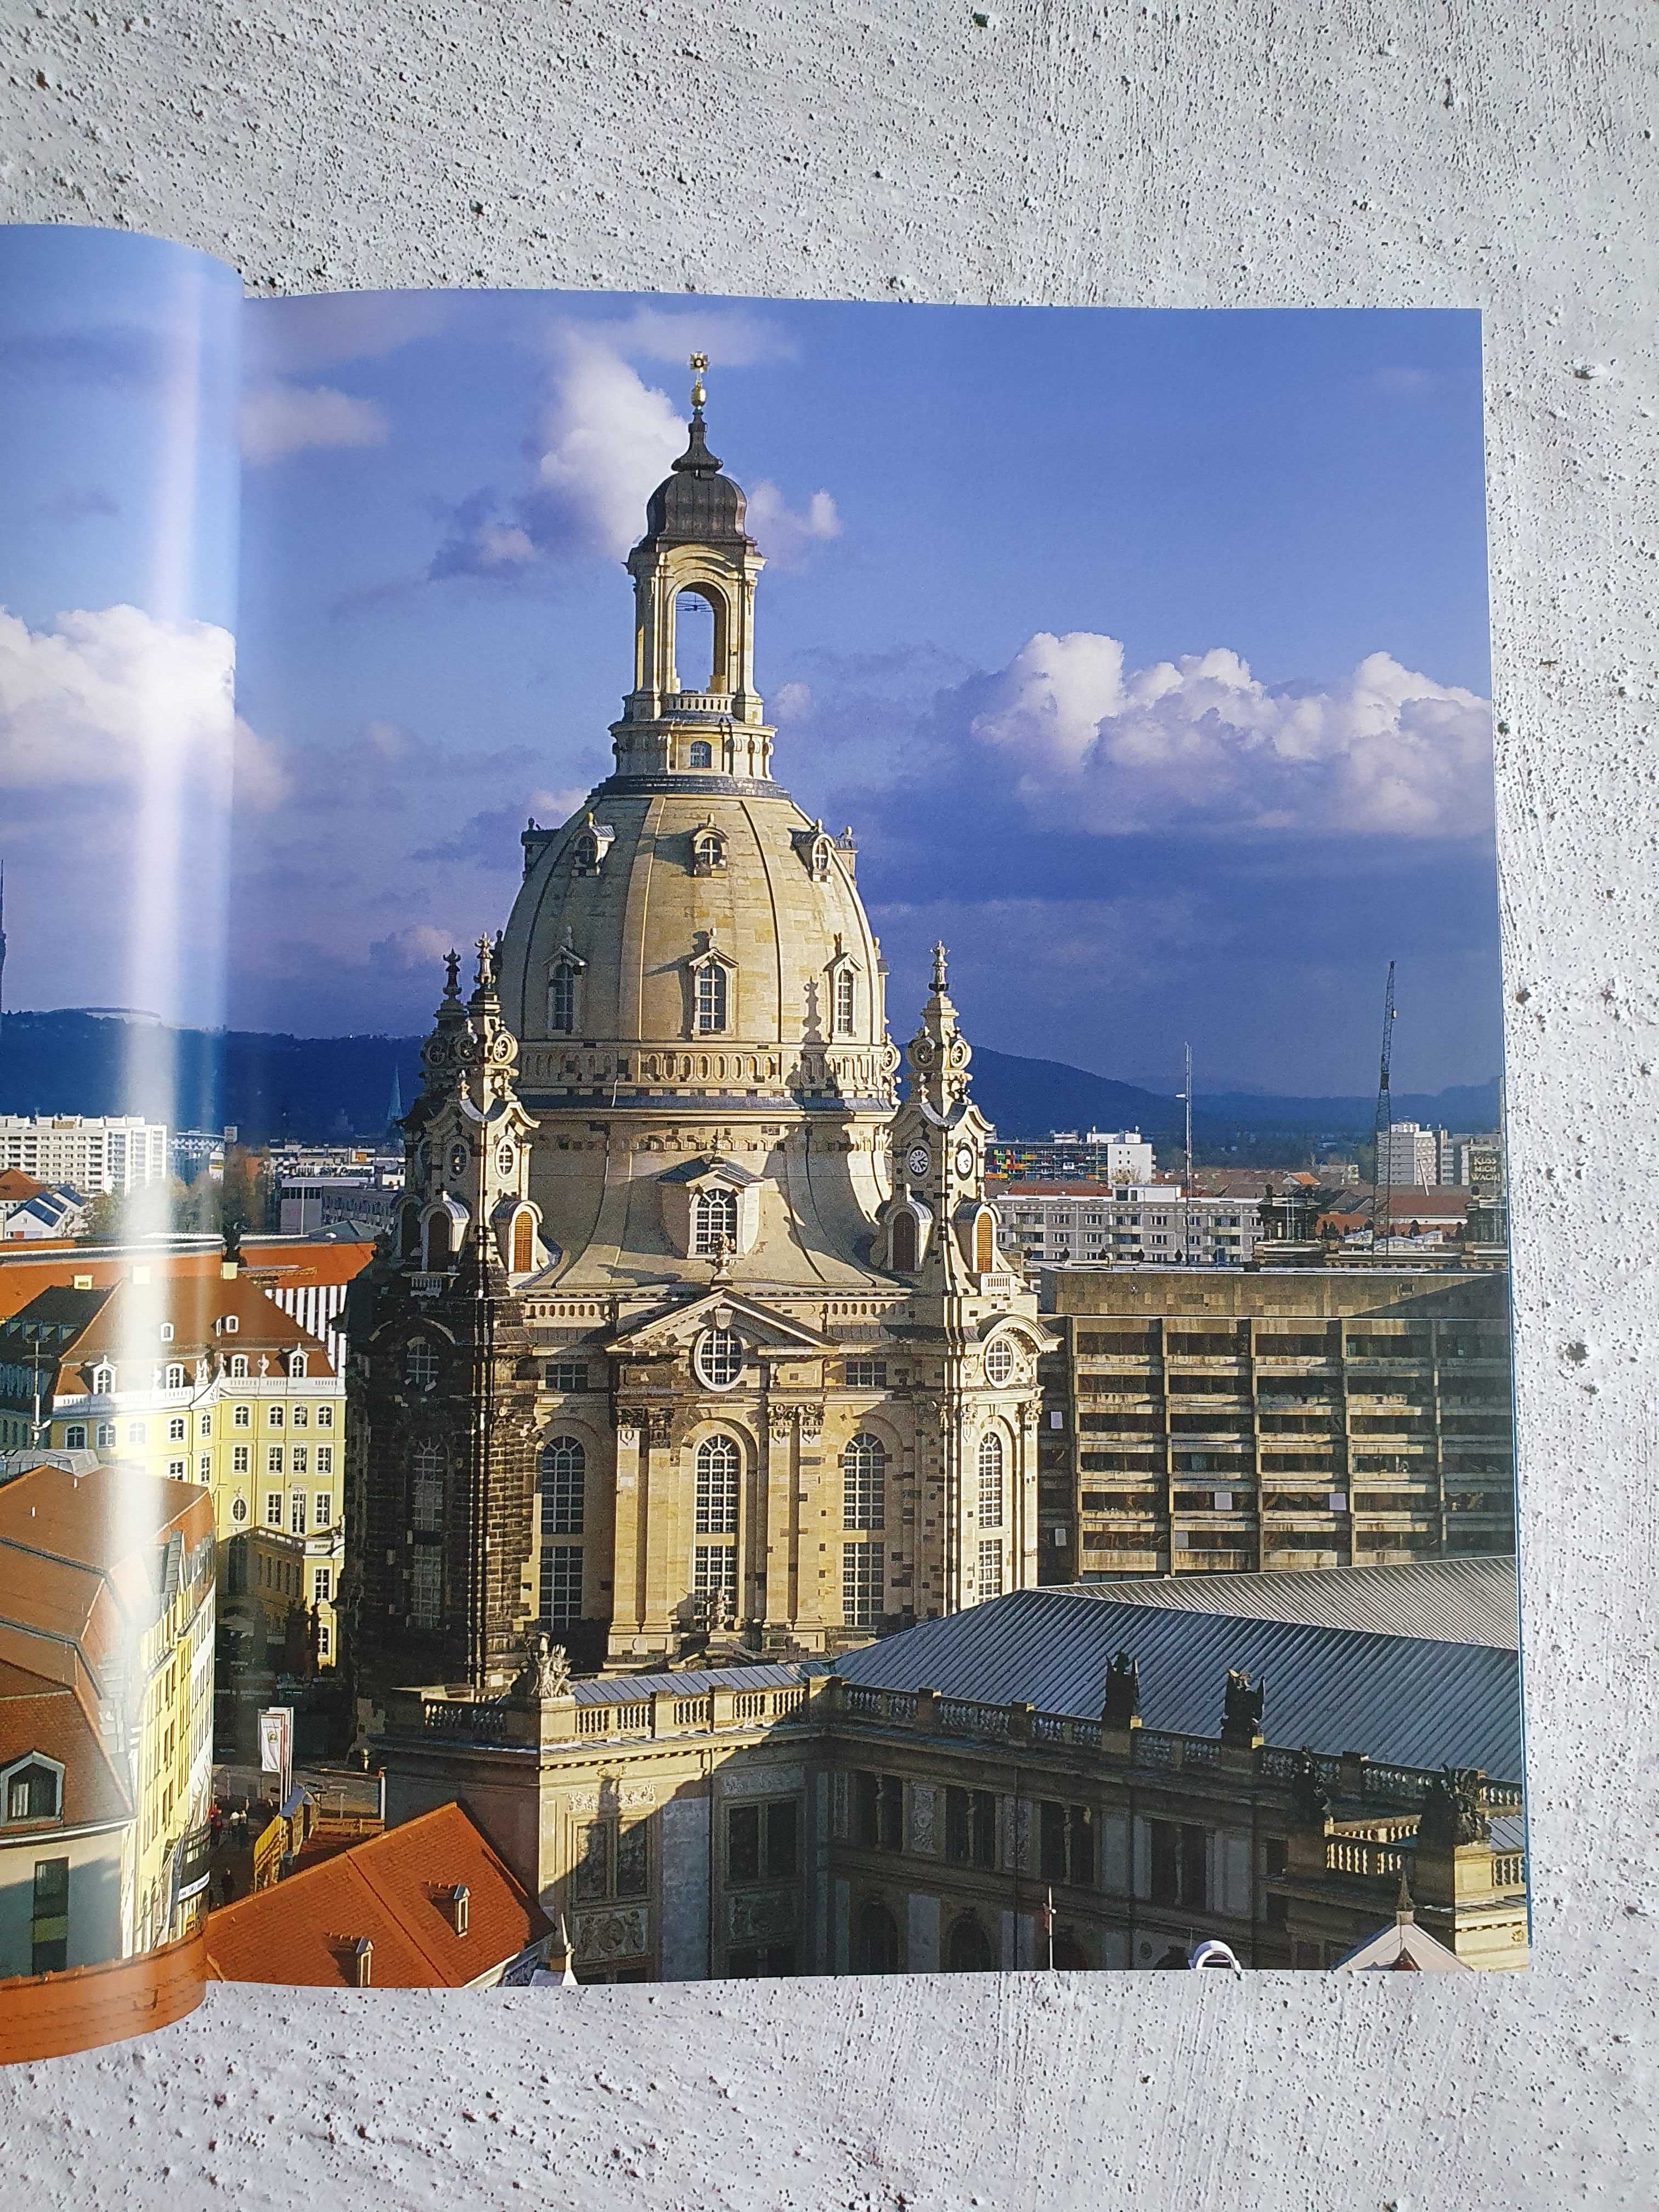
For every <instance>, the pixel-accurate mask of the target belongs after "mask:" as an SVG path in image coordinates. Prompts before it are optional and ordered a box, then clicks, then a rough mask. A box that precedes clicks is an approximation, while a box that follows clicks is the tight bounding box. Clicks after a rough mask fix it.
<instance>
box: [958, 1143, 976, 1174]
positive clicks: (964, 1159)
mask: <svg viewBox="0 0 1659 2212" xmlns="http://www.w3.org/2000/svg"><path fill="white" fill-rule="evenodd" d="M973 1172H974V1153H973V1147H972V1146H970V1145H958V1146H957V1174H958V1175H959V1176H970V1175H972V1173H973Z"/></svg>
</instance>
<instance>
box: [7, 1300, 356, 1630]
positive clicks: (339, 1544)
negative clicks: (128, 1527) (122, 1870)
mask: <svg viewBox="0 0 1659 2212" xmlns="http://www.w3.org/2000/svg"><path fill="white" fill-rule="evenodd" d="M0 1431H9V1432H10V1433H9V1435H3V1434H0V1448H4V1446H5V1445H6V1444H7V1443H9V1444H10V1446H11V1447H12V1448H13V1449H17V1448H20V1447H32V1446H39V1447H43V1448H46V1449H55V1450H60V1451H70V1452H75V1451H88V1452H91V1453H93V1454H94V1455H96V1456H97V1458H98V1459H99V1460H100V1462H109V1463H112V1462H117V1461H119V1462H122V1463H123V1464H125V1465H128V1466H136V1467H140V1468H143V1469H144V1470H145V1471H146V1472H147V1473H148V1474H150V1475H152V1476H154V1477H155V1478H156V1479H158V1480H167V1481H173V1482H191V1483H195V1484H198V1485H200V1486H201V1487H202V1488H203V1489H204V1490H205V1491H207V1492H209V1493H210V1496H211V1498H212V1500H213V1509H214V1520H215V1526H216V1534H217V1537H218V1541H219V1544H220V1546H221V1547H222V1549H223V1550H225V1551H226V1553H227V1554H228V1551H229V1547H231V1546H232V1545H233V1544H234V1541H235V1540H236V1539H238V1538H241V1537H246V1536H247V1535H248V1534H250V1533H251V1532H252V1531H253V1530H254V1529H256V1528H258V1529H270V1530H272V1531H276V1530H280V1531H282V1532H283V1534H284V1535H286V1536H288V1537H289V1538H291V1539H293V1540H295V1543H296V1544H297V1545H299V1546H300V1547H302V1550H303V1555H304V1568H303V1574H302V1578H301V1579H302V1587H301V1590H300V1591H299V1593H298V1594H297V1602H298V1603H300V1604H301V1605H303V1606H304V1607H306V1608H307V1611H309V1609H310V1608H311V1607H313V1606H314V1607H316V1609H317V1656H318V1660H319V1663H320V1664H321V1665H322V1666H324V1667H331V1666H332V1665H333V1664H334V1662H335V1659H336V1656H337V1650H338V1630H337V1621H336V1617H335V1609H334V1606H335V1598H336V1595H337V1589H338V1584H339V1577H340V1568H341V1564H342V1561H343V1556H344V1540H345V1532H344V1526H343V1511H344V1496H345V1490H344V1481H345V1449H344V1445H345V1398H344V1390H343V1383H342V1381H341V1378H340V1376H339V1375H338V1373H337V1370H336V1367H335V1364H334V1362H333V1360H332V1359H331V1357H330V1353H329V1350H328V1347H327V1346H326V1345H325V1343H324V1342H323V1341H322V1340H320V1339H319V1337H317V1336H314V1335H313V1334H312V1333H311V1332H310V1330H309V1329H307V1328H305V1327H304V1326H303V1325H302V1324H301V1322H299V1321H297V1320H296V1319H295V1318H294V1316H292V1315H290V1314H289V1313H287V1312H285V1311H284V1310H283V1308H282V1307H281V1306H279V1305H278V1304H276V1300H275V1299H274V1298H272V1297H270V1296H268V1295H267V1293H266V1291H265V1290H264V1288H263V1287H262V1285H260V1284H259V1283H258V1282H255V1281H252V1280H250V1279H249V1278H248V1276H247V1275H246V1273H245V1272H244V1271H243V1270H242V1269H241V1268H240V1266H239V1265H238V1263H237V1262H236V1261H234V1260H227V1261H224V1262H223V1263H222V1265H220V1266H218V1267H215V1268H214V1269H213V1270H212V1271H211V1272H207V1271H196V1272H191V1273H172V1272H170V1271H169V1270H167V1267H166V1266H165V1263H164V1262H161V1261H158V1262H155V1263H151V1262H147V1261H132V1262H131V1263H130V1264H129V1265H128V1266H127V1267H125V1268H124V1270H123V1271H122V1274H121V1276H120V1279H118V1280H117V1281H115V1282H113V1283H105V1284H103V1285H96V1286H94V1285H91V1284H90V1282H88V1286H87V1287H84V1288H83V1287H81V1286H79V1285H78V1284H75V1283H71V1284H70V1285H68V1286H62V1285H59V1286H55V1287H52V1288H51V1289H47V1290H45V1291H40V1292H39V1293H38V1294H37V1295H36V1296H35V1297H33V1298H32V1299H31V1300H30V1301H29V1302H28V1304H26V1305H25V1306H23V1307H22V1308H21V1310H19V1311H18V1312H16V1313H15V1314H14V1315H13V1316H11V1317H10V1319H9V1321H7V1322H4V1323H3V1324H0Z"/></svg>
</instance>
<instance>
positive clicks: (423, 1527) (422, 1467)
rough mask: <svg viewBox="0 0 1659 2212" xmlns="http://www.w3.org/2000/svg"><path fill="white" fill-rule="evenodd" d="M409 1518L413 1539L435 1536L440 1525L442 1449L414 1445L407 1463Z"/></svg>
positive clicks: (442, 1489) (435, 1445) (442, 1521)
mask: <svg viewBox="0 0 1659 2212" xmlns="http://www.w3.org/2000/svg"><path fill="white" fill-rule="evenodd" d="M409 1472H410V1486H409V1518H410V1527H411V1528H413V1529H414V1531H415V1533H416V1535H417V1536H435V1535H437V1534H439V1532H440V1531H441V1529H442V1528H443V1525H444V1448H443V1446H442V1445H441V1444H416V1447H415V1451H414V1455H413V1456H412V1458H411V1459H410V1469H409Z"/></svg>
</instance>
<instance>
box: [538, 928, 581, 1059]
mask: <svg viewBox="0 0 1659 2212" xmlns="http://www.w3.org/2000/svg"><path fill="white" fill-rule="evenodd" d="M586 965H587V963H586V961H585V960H583V959H581V958H580V957H579V956H578V954H577V952H576V950H575V947H574V945H572V943H571V941H570V931H569V929H568V927H567V928H566V930H565V933H564V943H563V944H562V945H560V947H559V949H558V951H556V953H555V954H554V955H553V957H552V958H551V959H550V961H549V962H548V963H547V1033H548V1035H549V1036H574V1035H575V1034H576V1030H577V1028H578V1026H579V1019H580V999H581V980H582V975H583V971H584V970H585V969H586Z"/></svg>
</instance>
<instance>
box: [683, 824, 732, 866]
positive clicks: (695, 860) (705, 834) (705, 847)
mask: <svg viewBox="0 0 1659 2212" xmlns="http://www.w3.org/2000/svg"><path fill="white" fill-rule="evenodd" d="M691 872H692V874H693V875H694V876H718V875H724V874H725V872H726V836H725V832H724V831H723V830H720V829H716V828H715V827H714V823H712V822H705V823H703V824H702V827H701V828H700V829H694V830H693V831H692V833H691Z"/></svg>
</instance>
